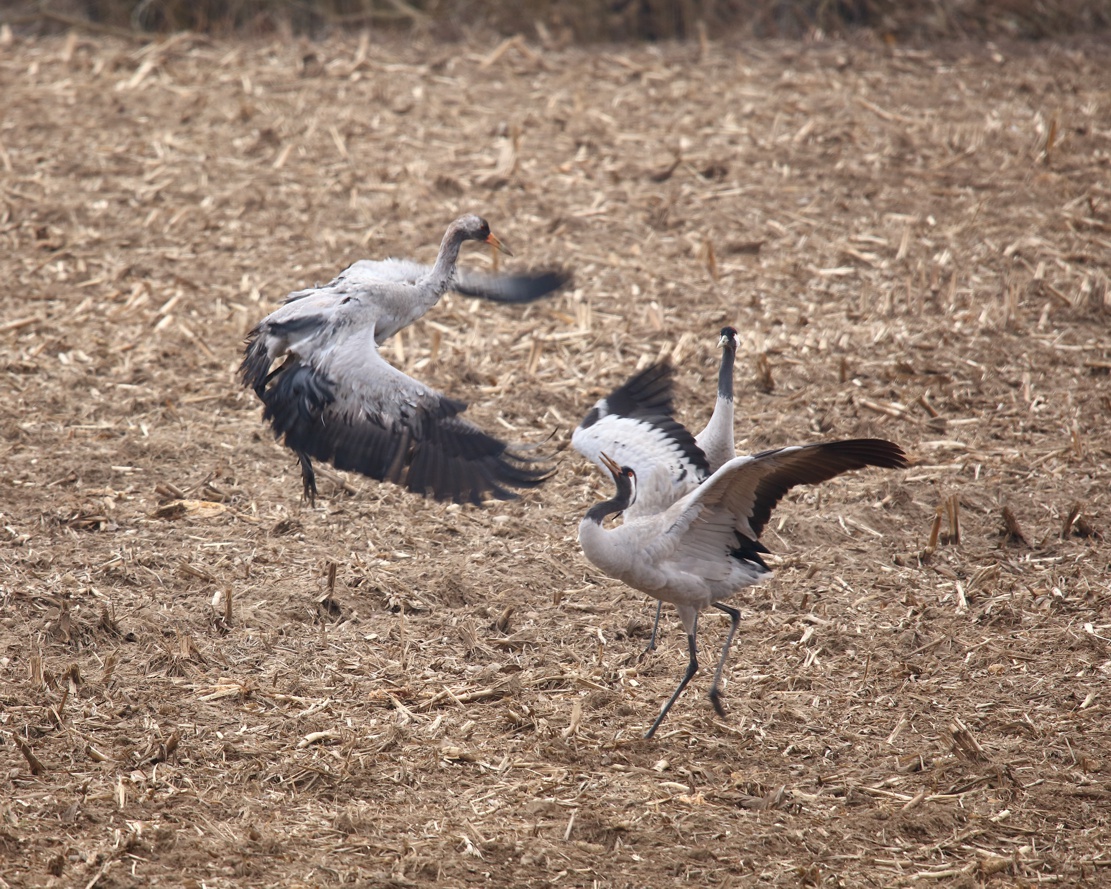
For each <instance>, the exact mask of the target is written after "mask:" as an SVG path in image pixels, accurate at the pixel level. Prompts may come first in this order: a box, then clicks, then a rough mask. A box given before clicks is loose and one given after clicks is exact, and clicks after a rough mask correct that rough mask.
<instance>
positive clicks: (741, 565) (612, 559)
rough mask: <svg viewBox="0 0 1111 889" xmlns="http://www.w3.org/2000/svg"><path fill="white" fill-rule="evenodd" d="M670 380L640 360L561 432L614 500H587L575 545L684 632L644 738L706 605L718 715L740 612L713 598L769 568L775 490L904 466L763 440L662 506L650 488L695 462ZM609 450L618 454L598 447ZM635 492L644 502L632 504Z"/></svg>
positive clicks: (878, 445) (881, 450)
mask: <svg viewBox="0 0 1111 889" xmlns="http://www.w3.org/2000/svg"><path fill="white" fill-rule="evenodd" d="M671 379H672V371H671V368H670V366H669V365H666V364H660V365H652V366H650V367H648V368H646V369H645V370H644V371H641V373H639V374H637V375H636V376H634V377H633V378H632V379H630V380H629V381H628V382H627V383H625V384H624V385H623V386H621V387H619V388H618V389H616V390H614V392H612V393H611V394H610V395H608V396H606V397H605V398H603V399H601V400H600V401H599V402H598V403H597V404H596V405H595V406H594V407H593V408H592V409H591V411H590V413H588V414H587V416H586V418H584V420H583V423H582V424H580V426H579V428H578V429H576V430H575V434H574V435H573V436H572V444H573V445H574V446H575V448H576V449H577V450H579V451H580V452H581V453H583V454H584V455H586V456H587V457H589V458H590V459H592V460H596V462H599V463H600V464H601V465H602V466H603V467H604V468H605V469H606V470H607V471H608V472H609V474H610V475H611V476H612V477H613V480H614V483H615V484H616V486H617V493H616V494H615V496H614V497H613V498H611V499H609V500H605V501H602V502H600V503H597V504H595V505H594V506H592V507H591V508H590V509H589V510H588V511H587V513H586V515H585V517H584V518H583V520H582V522H581V523H580V524H579V543H580V545H581V546H582V550H583V553H584V554H585V555H586V557H587V558H588V559H589V560H590V561H591V562H593V563H594V564H595V565H596V566H597V567H599V568H600V569H601V570H602V571H604V572H605V573H606V574H608V575H609V576H611V577H614V578H616V579H618V580H621V581H623V582H624V583H626V584H628V585H629V586H631V587H633V588H634V589H638V590H640V591H642V592H645V593H647V594H648V595H650V596H652V597H654V598H656V599H658V600H660V601H661V602H670V603H672V604H673V605H674V606H675V607H676V610H677V611H678V612H679V617H680V619H681V620H682V622H683V626H684V628H685V629H686V632H687V648H688V651H689V654H690V658H689V661H688V664H687V670H686V673H685V674H684V675H683V679H682V681H681V682H680V683H679V687H678V688H677V689H676V690H675V692H674V694H672V696H671V698H670V699H669V700H668V701H667V703H666V704H664V706H663V709H662V710H661V711H660V714H659V716H658V717H657V718H656V721H655V722H654V723H653V724H652V727H651V728H650V729H649V730H648V733H647V735H646V737H648V738H651V737H652V736H653V735H654V734H655V733H656V730H657V729H658V728H659V726H660V723H661V722H663V719H664V717H665V716H666V715H667V713H668V711H669V710H670V709H671V706H672V704H674V703H675V701H676V700H677V699H678V697H679V695H680V694H682V692H683V689H684V688H686V687H687V684H688V683H689V682H690V680H691V678H692V677H693V676H694V674H695V672H697V670H698V658H697V644H696V638H695V637H696V633H697V627H698V615H699V614H700V613H701V612H702V611H703V610H705V609H706V608H709V607H713V608H716V609H718V610H720V611H723V612H724V613H725V614H727V615H729V618H730V627H729V632H728V635H727V636H726V640H725V644H724V645H723V646H722V650H721V656H720V658H719V659H718V663H717V668H716V670H715V671H714V679H713V682H712V683H711V685H710V701H711V703H712V704H713V705H714V709H715V710H716V711H717V712H718V713H719V714H720V715H724V709H723V707H722V705H721V692H720V683H721V674H722V669H723V668H724V666H725V661H726V658H727V657H728V654H729V648H730V646H731V645H732V642H733V637H734V635H735V634H736V631H737V626H738V624H739V622H740V612H739V611H737V609H735V608H733V607H731V606H729V605H726V604H725V602H724V601H723V600H725V599H728V598H730V597H731V596H733V595H735V594H736V593H738V592H739V591H740V590H742V589H744V588H745V587H748V586H751V585H752V584H755V583H758V582H760V581H761V580H764V579H766V578H767V577H768V576H770V574H771V570H770V569H769V568H768V565H767V564H766V563H765V562H764V560H763V558H762V555H761V554H762V553H767V552H768V549H767V548H766V547H765V546H764V545H763V544H762V543H761V542H760V533H761V532H762V531H763V529H764V526H765V525H766V524H767V522H768V519H769V518H770V517H771V512H772V510H773V509H774V508H775V505H776V504H777V503H778V502H779V500H780V498H781V497H782V496H783V495H784V494H786V493H787V491H789V490H790V489H791V488H793V487H795V486H796V485H802V484H818V483H820V482H823V481H826V480H828V479H831V478H833V477H834V476H837V475H840V474H841V473H843V472H847V471H849V470H853V469H862V468H864V467H866V466H877V467H882V468H901V467H905V466H907V465H908V464H907V458H906V454H905V453H904V452H903V450H902V449H901V448H900V447H899V446H898V445H896V444H894V443H892V442H889V441H884V440H882V439H868V438H863V439H848V440H844V441H832V442H821V443H817V444H807V445H799V446H793V447H786V448H775V449H773V450H768V451H762V452H760V453H758V454H753V455H751V456H742V457H734V458H733V459H731V460H727V461H726V462H725V463H724V464H723V465H722V466H720V467H719V468H718V469H717V470H716V471H715V472H713V473H712V474H710V475H709V476H708V477H704V478H702V479H701V480H699V481H696V482H695V483H694V484H693V485H689V486H688V488H689V489H688V490H686V491H685V492H684V493H682V494H681V495H680V496H678V497H676V498H674V499H672V500H671V501H670V502H668V501H667V500H666V495H665V496H664V497H661V496H660V492H661V491H666V489H667V485H666V482H667V479H668V477H669V476H670V477H671V479H672V481H673V485H672V490H674V489H675V488H677V487H678V488H681V487H683V485H684V484H685V480H679V479H678V475H679V474H682V473H686V474H687V476H688V477H690V475H691V473H697V472H698V471H699V470H700V469H701V468H702V467H704V466H705V465H706V457H705V454H703V453H702V451H701V449H700V448H698V446H697V444H695V440H694V437H693V436H692V435H691V434H690V432H688V431H687V430H686V429H685V428H684V427H683V426H681V425H680V424H679V423H678V422H676V421H675V419H674V417H673V416H672V415H671V412H670V406H671V400H670V387H671ZM611 449H612V450H613V451H615V452H617V453H618V454H619V455H620V458H619V459H615V458H614V457H612V456H610V454H609V453H607V451H609V450H611ZM638 467H639V468H638ZM696 477H697V476H696ZM645 480H647V485H645ZM645 491H647V495H648V498H649V501H650V505H649V506H648V507H645V506H642V507H641V508H640V509H639V510H636V509H635V507H636V505H637V503H638V502H640V501H641V498H642V496H643V495H644V493H645ZM618 513H622V514H623V520H622V523H621V524H620V525H618V526H616V527H613V528H606V527H605V524H604V523H605V521H606V519H607V518H609V517H610V516H613V515H616V514H618Z"/></svg>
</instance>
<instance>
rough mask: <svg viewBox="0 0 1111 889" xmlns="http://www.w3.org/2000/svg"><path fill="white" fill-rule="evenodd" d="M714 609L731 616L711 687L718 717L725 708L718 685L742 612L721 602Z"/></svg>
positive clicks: (712, 699)
mask: <svg viewBox="0 0 1111 889" xmlns="http://www.w3.org/2000/svg"><path fill="white" fill-rule="evenodd" d="M714 607H715V608H717V609H718V610H719V611H724V612H725V613H726V614H728V615H729V635H728V636H726V637H725V644H724V645H723V646H722V647H721V658H720V659H719V660H718V668H717V669H716V670H714V682H713V685H711V686H710V703H711V704H713V705H714V709H715V710H717V713H718V716H724V715H725V708H724V707H722V706H721V689H720V688H718V685H720V684H721V670H722V668H723V667H724V666H725V659H726V658H727V657H728V656H729V647H730V646H731V645H732V644H733V636H734V634H735V633H736V632H737V626H738V625H739V624H740V622H741V612H739V611H738V610H737V609H736V608H731V607H730V606H728V605H722V604H721V603H720V602H715V603H714Z"/></svg>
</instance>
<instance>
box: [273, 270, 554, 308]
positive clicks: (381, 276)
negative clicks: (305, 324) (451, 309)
mask: <svg viewBox="0 0 1111 889" xmlns="http://www.w3.org/2000/svg"><path fill="white" fill-rule="evenodd" d="M431 269H432V266H430V265H425V264H423V263H420V262H413V261H412V260H409V259H360V260H359V261H358V262H355V263H352V264H351V265H350V266H348V267H347V268H346V269H344V270H343V271H342V272H340V274H339V276H338V277H337V278H336V281H342V280H344V279H355V280H358V281H359V282H360V283H361V284H363V285H364V286H365V285H367V284H371V283H381V284H415V283H416V282H417V281H418V280H419V279H420V278H422V277H423V276H424V275H426V274H428V272H429V271H430V270H431ZM570 280H571V275H570V274H569V273H568V272H566V271H563V270H562V269H548V270H542V271H537V272H512V273H506V274H501V273H498V272H478V271H471V270H469V269H456V270H455V280H454V281H453V282H452V285H451V290H453V291H454V292H456V293H461V294H462V295H463V296H472V297H477V298H478V299H486V300H490V301H491V302H499V303H528V302H532V301H534V300H537V299H540V298H541V297H544V296H547V295H548V294H549V293H553V292H554V291H556V290H559V288H561V287H563V286H564V285H565V284H567V282H568V281H570ZM332 283H333V284H334V283H335V282H332ZM329 286H330V285H329ZM305 292H307V291H298V293H291V294H290V295H289V296H288V297H287V298H286V299H287V300H289V299H298V298H300V295H301V294H303V293H305Z"/></svg>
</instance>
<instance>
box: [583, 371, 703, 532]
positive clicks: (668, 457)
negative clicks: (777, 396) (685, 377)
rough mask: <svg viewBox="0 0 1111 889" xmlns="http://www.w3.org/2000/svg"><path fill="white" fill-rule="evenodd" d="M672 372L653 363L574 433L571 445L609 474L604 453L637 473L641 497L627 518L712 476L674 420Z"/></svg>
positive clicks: (689, 437)
mask: <svg viewBox="0 0 1111 889" xmlns="http://www.w3.org/2000/svg"><path fill="white" fill-rule="evenodd" d="M673 376H674V370H673V369H672V366H671V365H670V364H668V363H666V362H664V363H659V364H652V365H650V366H648V367H646V368H645V369H644V370H642V371H641V372H640V373H638V374H636V375H635V376H633V377H632V378H630V379H629V380H628V381H627V382H626V383H624V384H623V385H621V386H619V387H617V388H616V389H614V390H613V391H612V392H611V393H610V394H609V395H607V396H606V397H605V398H603V399H601V400H599V401H598V402H597V404H595V405H594V407H592V408H591V409H590V411H589V412H588V413H587V415H586V416H585V417H583V420H582V422H581V423H579V425H578V427H577V428H576V429H575V431H574V433H573V434H572V435H571V445H572V446H573V447H574V448H575V450H577V451H578V452H579V453H580V454H582V455H583V456H584V457H586V458H587V459H588V460H590V461H591V462H592V463H594V464H595V465H597V466H599V467H601V468H602V469H603V470H605V469H606V468H607V467H606V465H605V464H604V463H603V462H602V459H601V455H602V453H603V452H604V453H605V454H607V455H608V456H609V457H610V458H612V459H613V460H614V461H615V462H616V463H617V464H618V465H619V466H628V467H629V468H630V469H632V470H633V472H635V473H636V475H637V488H636V490H637V495H636V500H634V501H633V503H632V505H631V506H630V507H629V508H628V509H627V510H625V517H626V518H635V517H637V516H641V515H648V514H651V513H655V512H660V511H662V510H664V509H666V508H667V507H669V506H670V505H671V504H672V503H674V502H675V501H676V500H677V499H679V498H680V497H682V496H683V495H684V494H686V493H687V492H688V491H690V490H692V489H693V488H694V487H696V486H697V485H698V483H699V482H701V481H702V480H703V479H704V478H706V476H707V475H709V465H708V464H707V462H706V455H705V454H703V453H702V449H701V448H699V447H698V445H696V444H695V442H694V436H692V435H691V434H690V431H689V430H687V429H686V427H684V426H683V425H682V424H681V423H679V422H678V421H677V420H676V419H675V418H674V416H673V414H674V408H673V406H672V403H671V390H672V380H673Z"/></svg>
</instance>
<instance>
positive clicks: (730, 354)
mask: <svg viewBox="0 0 1111 889" xmlns="http://www.w3.org/2000/svg"><path fill="white" fill-rule="evenodd" d="M736 361H737V350H736V349H735V348H733V346H732V345H726V346H723V347H722V350H721V367H720V368H719V369H718V404H721V403H722V402H723V401H726V402H728V403H729V407H730V408H732V407H733V365H734V364H735V363H736Z"/></svg>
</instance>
